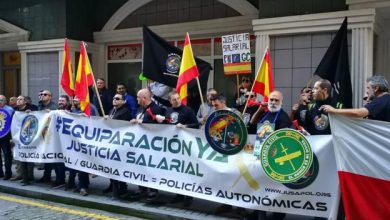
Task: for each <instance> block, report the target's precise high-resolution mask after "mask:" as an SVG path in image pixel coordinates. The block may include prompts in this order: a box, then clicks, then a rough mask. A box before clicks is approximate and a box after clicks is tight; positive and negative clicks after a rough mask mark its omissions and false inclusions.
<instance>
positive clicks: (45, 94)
mask: <svg viewBox="0 0 390 220" xmlns="http://www.w3.org/2000/svg"><path fill="white" fill-rule="evenodd" d="M38 96H50V94H47V93H41V94H39V95H38Z"/></svg>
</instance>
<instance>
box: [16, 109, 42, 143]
mask: <svg viewBox="0 0 390 220" xmlns="http://www.w3.org/2000/svg"><path fill="white" fill-rule="evenodd" d="M37 132H38V119H37V117H35V116H34V115H28V116H26V117H25V118H24V119H23V122H22V129H20V137H19V139H20V142H22V143H23V144H24V145H28V144H30V143H31V142H32V141H33V140H34V137H35V135H36V134H37Z"/></svg>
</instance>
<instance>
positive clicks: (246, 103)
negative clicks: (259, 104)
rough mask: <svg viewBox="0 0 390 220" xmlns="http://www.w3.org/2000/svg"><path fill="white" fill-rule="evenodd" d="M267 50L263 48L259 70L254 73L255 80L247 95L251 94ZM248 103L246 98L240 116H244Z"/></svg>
mask: <svg viewBox="0 0 390 220" xmlns="http://www.w3.org/2000/svg"><path fill="white" fill-rule="evenodd" d="M267 50H268V47H266V48H265V51H264V54H263V56H262V59H261V63H260V65H259V68H258V69H257V73H256V76H255V80H253V83H252V88H251V91H250V93H249V95H250V94H252V91H253V87H254V86H255V81H256V79H257V76H258V74H260V68H261V66H262V65H263V62H264V57H265V54H266V53H267ZM263 98H264V97H263ZM248 101H249V97H248V98H247V99H246V101H245V107H244V111H242V115H244V114H245V111H246V109H247V107H248Z"/></svg>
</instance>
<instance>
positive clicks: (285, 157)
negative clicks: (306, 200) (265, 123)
mask: <svg viewBox="0 0 390 220" xmlns="http://www.w3.org/2000/svg"><path fill="white" fill-rule="evenodd" d="M260 161H261V166H262V167H263V170H264V172H265V174H266V175H267V176H268V177H270V178H271V179H272V180H274V181H276V182H279V183H292V182H296V181H298V180H299V179H301V178H302V177H303V176H304V175H305V174H307V172H308V170H309V169H310V167H311V165H312V163H313V152H312V150H311V147H310V144H309V142H308V141H307V140H306V138H305V136H303V135H302V134H301V133H299V132H298V131H295V130H291V129H281V130H278V131H276V132H274V133H272V134H271V135H269V136H268V138H267V139H266V140H265V141H264V144H263V148H262V150H261V153H260Z"/></svg>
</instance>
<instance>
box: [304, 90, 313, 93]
mask: <svg viewBox="0 0 390 220" xmlns="http://www.w3.org/2000/svg"><path fill="white" fill-rule="evenodd" d="M303 92H304V93H311V90H305V91H303Z"/></svg>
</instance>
